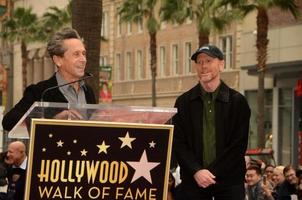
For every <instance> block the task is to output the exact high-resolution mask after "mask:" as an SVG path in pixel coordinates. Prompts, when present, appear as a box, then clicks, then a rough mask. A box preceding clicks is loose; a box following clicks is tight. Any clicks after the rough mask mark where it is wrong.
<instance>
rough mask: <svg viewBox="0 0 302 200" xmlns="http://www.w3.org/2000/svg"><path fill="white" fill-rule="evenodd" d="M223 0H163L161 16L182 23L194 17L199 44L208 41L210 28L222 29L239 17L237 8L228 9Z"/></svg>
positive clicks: (163, 18)
mask: <svg viewBox="0 0 302 200" xmlns="http://www.w3.org/2000/svg"><path fill="white" fill-rule="evenodd" d="M228 8H229V7H228V6H227V3H225V2H224V1H223V0H202V1H194V0H163V3H162V7H161V11H160V13H161V18H162V20H164V21H170V22H173V23H175V22H176V23H179V24H182V23H184V22H185V20H187V19H188V18H189V19H191V20H192V19H195V20H196V25H197V30H198V41H199V46H202V45H204V44H208V43H209V36H210V33H211V31H212V30H217V31H222V30H223V29H224V28H225V27H226V26H227V25H229V24H230V23H231V22H233V21H234V20H236V19H239V18H240V17H241V12H240V10H239V9H228Z"/></svg>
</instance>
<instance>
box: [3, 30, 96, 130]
mask: <svg viewBox="0 0 302 200" xmlns="http://www.w3.org/2000/svg"><path fill="white" fill-rule="evenodd" d="M47 51H48V54H49V56H50V57H51V58H52V60H53V62H54V64H55V65H56V67H57V72H56V73H55V74H54V75H53V76H52V77H50V78H49V79H48V80H44V81H41V82H39V83H37V84H33V85H30V86H28V87H27V88H26V89H25V91H24V94H23V97H22V99H21V100H20V101H19V102H18V103H17V104H16V105H15V106H14V107H13V108H12V109H11V110H10V111H9V112H8V113H7V114H5V115H4V117H3V120H2V125H3V128H4V129H5V130H7V131H10V130H11V129H12V128H13V127H14V126H15V125H16V124H17V122H18V121H19V120H20V119H21V117H22V116H23V115H24V114H25V112H26V111H27V110H28V109H29V108H30V106H31V105H32V104H33V103H34V102H35V101H41V98H42V94H43V92H44V91H45V90H46V89H48V88H51V87H54V86H58V85H62V84H65V83H70V82H72V81H77V82H75V83H73V84H69V85H66V86H64V87H59V88H55V89H53V90H49V91H48V92H47V93H45V95H44V97H43V101H47V102H62V103H71V104H86V103H89V104H94V103H96V99H95V95H94V93H93V90H92V88H91V87H89V86H88V85H87V84H85V82H84V81H78V80H79V79H81V78H82V77H84V76H85V68H86V62H87V61H86V49H85V46H84V44H83V42H82V40H81V38H80V36H79V34H78V33H77V31H76V30H74V29H71V28H64V29H62V30H61V31H58V32H56V33H55V34H54V35H53V37H52V38H51V39H50V41H49V42H48V44H47ZM67 117H70V118H72V119H82V118H83V116H82V115H81V114H80V113H79V112H77V111H76V110H71V109H70V110H64V111H62V112H60V113H56V116H55V117H54V118H57V119H67Z"/></svg>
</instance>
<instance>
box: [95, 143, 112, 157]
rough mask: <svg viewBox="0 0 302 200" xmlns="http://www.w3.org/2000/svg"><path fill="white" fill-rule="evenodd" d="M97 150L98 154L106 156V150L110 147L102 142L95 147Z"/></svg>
mask: <svg viewBox="0 0 302 200" xmlns="http://www.w3.org/2000/svg"><path fill="white" fill-rule="evenodd" d="M96 146H97V147H98V148H99V152H98V154H100V153H102V152H104V153H105V154H107V149H108V148H109V147H110V145H106V144H105V141H103V142H102V144H101V145H96Z"/></svg>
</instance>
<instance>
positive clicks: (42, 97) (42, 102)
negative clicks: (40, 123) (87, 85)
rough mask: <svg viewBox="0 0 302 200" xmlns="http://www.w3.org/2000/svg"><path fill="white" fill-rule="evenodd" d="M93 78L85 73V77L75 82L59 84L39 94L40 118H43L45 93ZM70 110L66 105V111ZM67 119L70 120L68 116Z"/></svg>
mask: <svg viewBox="0 0 302 200" xmlns="http://www.w3.org/2000/svg"><path fill="white" fill-rule="evenodd" d="M92 77H93V74H91V73H89V72H86V76H84V77H82V78H80V79H78V80H75V81H71V82H68V83H65V84H61V85H56V86H52V87H49V88H47V89H45V90H44V91H43V92H42V94H41V101H40V102H41V106H42V118H44V116H45V115H44V96H45V94H46V93H47V92H49V91H51V90H54V89H56V88H60V87H63V86H66V85H71V84H73V83H77V82H81V81H84V80H86V79H89V78H92ZM69 109H70V105H69V103H68V110H69ZM68 119H70V115H69V116H68Z"/></svg>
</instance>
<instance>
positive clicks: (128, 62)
mask: <svg viewBox="0 0 302 200" xmlns="http://www.w3.org/2000/svg"><path fill="white" fill-rule="evenodd" d="M125 72H126V74H125V77H126V80H133V73H132V62H131V52H127V53H126V70H125Z"/></svg>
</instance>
